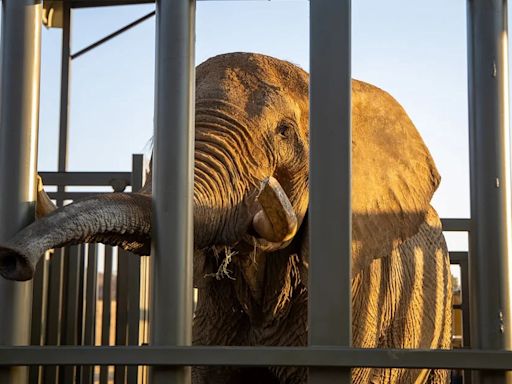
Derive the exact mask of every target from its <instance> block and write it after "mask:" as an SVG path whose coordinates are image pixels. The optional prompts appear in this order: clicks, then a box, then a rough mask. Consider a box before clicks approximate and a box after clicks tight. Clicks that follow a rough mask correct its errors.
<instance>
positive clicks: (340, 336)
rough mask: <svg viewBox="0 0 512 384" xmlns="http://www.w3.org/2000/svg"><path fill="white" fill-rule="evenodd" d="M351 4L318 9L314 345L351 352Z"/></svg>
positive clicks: (326, 3) (337, 1) (344, 373)
mask: <svg viewBox="0 0 512 384" xmlns="http://www.w3.org/2000/svg"><path fill="white" fill-rule="evenodd" d="M350 32H351V2H350V0H312V1H311V2H310V72H311V74H310V76H311V77H310V127H311V128H310V148H311V149H310V151H311V154H310V156H311V158H310V206H309V213H310V215H309V220H310V225H309V228H310V247H311V259H310V269H309V306H308V307H309V344H310V345H311V346H325V345H336V346H350V345H351V343H352V332H351V320H352V318H351V301H352V299H351V272H350V271H351V259H352V257H351V255H352V249H351V242H352V211H351V158H352V146H351V144H352V140H351V137H352V132H351V96H352V95H351V92H352V86H351V85H352V84H351V49H350V47H351V33H350ZM350 382H351V378H350V369H346V368H329V369H325V368H322V369H318V368H310V369H309V383H311V384H320V383H322V384H327V383H350Z"/></svg>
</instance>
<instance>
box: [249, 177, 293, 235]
mask: <svg viewBox="0 0 512 384" xmlns="http://www.w3.org/2000/svg"><path fill="white" fill-rule="evenodd" d="M257 200H258V202H259V203H260V205H261V208H262V209H261V210H260V211H258V212H257V213H256V215H254V218H253V221H252V225H253V228H254V230H255V231H256V233H258V235H259V236H261V237H262V238H263V239H265V240H267V241H270V242H273V243H282V242H286V241H288V240H290V239H292V238H293V237H294V236H295V233H296V232H297V216H296V215H295V212H294V210H293V207H292V204H291V203H290V200H289V199H288V196H286V193H285V192H284V190H283V188H282V187H281V184H279V182H278V181H277V180H276V179H275V178H273V177H268V178H267V179H265V180H263V182H262V186H261V190H260V193H259V195H258V197H257Z"/></svg>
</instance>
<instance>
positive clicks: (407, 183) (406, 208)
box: [352, 81, 440, 275]
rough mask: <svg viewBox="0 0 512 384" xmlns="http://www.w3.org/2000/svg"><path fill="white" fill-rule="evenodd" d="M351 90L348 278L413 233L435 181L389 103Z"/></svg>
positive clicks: (357, 85)
mask: <svg viewBox="0 0 512 384" xmlns="http://www.w3.org/2000/svg"><path fill="white" fill-rule="evenodd" d="M352 89H353V95H352V148H353V149H352V213H353V222H352V225H353V227H352V228H353V232H352V239H353V242H352V248H353V252H352V257H353V260H352V261H353V264H352V265H353V275H354V274H356V273H358V272H359V271H360V270H361V269H363V268H364V267H366V266H367V265H369V264H370V263H371V261H372V260H374V259H376V258H380V257H384V256H387V255H389V254H390V253H391V250H392V249H393V248H394V247H395V246H397V245H399V244H400V243H402V242H404V241H405V240H406V239H408V238H409V237H411V236H413V235H415V234H416V233H417V232H418V230H419V228H420V225H421V224H422V223H423V222H424V221H425V216H426V214H427V212H428V210H429V209H430V200H431V198H432V195H433V194H434V192H435V190H436V189H437V187H438V185H439V182H440V176H439V173H438V171H437V169H436V166H435V164H434V161H433V159H432V156H431V155H430V152H429V151H428V149H427V147H426V145H425V143H424V142H423V140H422V138H421V136H420V134H419V133H418V131H417V130H416V128H415V127H414V125H413V123H412V122H411V120H410V119H409V117H408V116H407V114H406V113H405V111H404V109H403V108H402V107H401V106H400V104H398V102H397V101H396V100H395V99H393V98H392V97H391V96H390V95H389V94H387V93H386V92H384V91H382V90H381V89H379V88H377V87H374V86H371V85H369V84H366V83H362V82H359V81H354V82H353V85H352Z"/></svg>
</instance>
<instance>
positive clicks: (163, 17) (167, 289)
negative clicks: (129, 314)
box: [151, 0, 195, 384]
mask: <svg viewBox="0 0 512 384" xmlns="http://www.w3.org/2000/svg"><path fill="white" fill-rule="evenodd" d="M194 42H195V0H174V1H165V0H157V2H156V81H155V88H156V92H155V135H154V137H155V150H154V162H153V176H154V177H153V193H154V203H153V212H154V215H153V220H154V221H153V234H154V237H153V249H152V257H151V263H152V278H153V281H152V292H151V293H152V302H151V311H152V312H151V313H152V316H151V319H152V323H151V342H152V344H154V345H165V344H167V345H190V344H191V342H192V296H193V295H192V248H193V235H194V233H193V222H192V193H193V185H194V179H193V165H194V163H193V156H194V102H195V100H194V91H195V72H194ZM151 382H152V384H161V383H168V382H172V383H190V368H180V367H159V366H156V367H153V369H152V370H151Z"/></svg>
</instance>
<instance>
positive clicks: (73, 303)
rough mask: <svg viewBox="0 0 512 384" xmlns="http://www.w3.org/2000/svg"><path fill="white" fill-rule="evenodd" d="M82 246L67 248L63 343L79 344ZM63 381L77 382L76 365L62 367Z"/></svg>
mask: <svg viewBox="0 0 512 384" xmlns="http://www.w3.org/2000/svg"><path fill="white" fill-rule="evenodd" d="M81 247H82V246H71V247H69V248H67V252H68V255H67V257H66V259H65V263H64V266H65V268H64V270H65V271H67V273H66V275H65V276H64V286H65V289H64V292H65V296H64V312H63V319H62V345H77V344H78V329H79V327H78V325H79V319H78V317H79V308H78V307H79V301H80V300H79V291H80V285H81V278H80V265H81V264H82V263H83V259H82V253H81V252H80V248H81ZM61 372H62V376H61V381H62V383H65V384H72V383H74V382H76V377H75V376H76V367H75V366H69V365H68V366H63V367H61Z"/></svg>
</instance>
